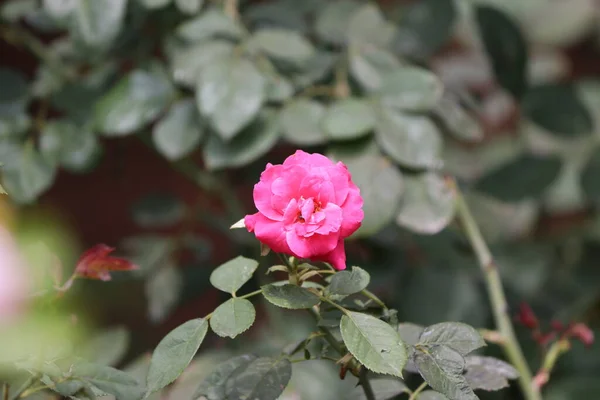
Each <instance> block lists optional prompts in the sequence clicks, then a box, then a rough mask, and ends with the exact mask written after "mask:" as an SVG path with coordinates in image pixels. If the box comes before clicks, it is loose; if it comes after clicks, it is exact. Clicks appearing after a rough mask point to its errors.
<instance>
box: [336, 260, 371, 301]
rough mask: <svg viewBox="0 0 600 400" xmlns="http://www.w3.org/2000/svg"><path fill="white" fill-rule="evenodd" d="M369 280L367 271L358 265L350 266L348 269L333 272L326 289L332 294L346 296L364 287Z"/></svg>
mask: <svg viewBox="0 0 600 400" xmlns="http://www.w3.org/2000/svg"><path fill="white" fill-rule="evenodd" d="M370 280H371V277H370V276H369V273H368V272H367V271H365V270H364V269H362V268H360V267H352V270H350V271H340V272H338V273H337V274H335V275H334V276H333V277H332V278H331V281H330V282H329V286H328V287H327V291H328V292H329V293H331V294H334V295H336V294H337V295H342V296H348V295H351V294H354V293H358V292H360V291H361V290H363V289H366V288H367V286H368V285H369V281H370Z"/></svg>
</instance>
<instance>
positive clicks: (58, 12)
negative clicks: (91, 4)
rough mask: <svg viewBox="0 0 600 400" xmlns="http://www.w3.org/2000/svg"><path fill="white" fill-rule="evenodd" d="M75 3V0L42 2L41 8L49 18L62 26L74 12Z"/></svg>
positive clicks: (48, 0)
mask: <svg viewBox="0 0 600 400" xmlns="http://www.w3.org/2000/svg"><path fill="white" fill-rule="evenodd" d="M77 3H78V1H77V0H43V1H42V7H43V8H44V11H46V13H48V16H50V18H52V19H53V20H55V21H56V22H57V23H59V24H61V25H62V23H64V22H66V21H67V18H68V17H70V16H71V14H72V13H73V12H74V11H75V9H76V8H77Z"/></svg>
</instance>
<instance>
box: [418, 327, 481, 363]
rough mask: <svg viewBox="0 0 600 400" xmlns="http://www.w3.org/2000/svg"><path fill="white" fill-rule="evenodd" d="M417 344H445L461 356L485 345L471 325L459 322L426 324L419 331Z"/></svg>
mask: <svg viewBox="0 0 600 400" xmlns="http://www.w3.org/2000/svg"><path fill="white" fill-rule="evenodd" d="M419 344H423V345H428V346H432V345H445V346H448V347H450V348H451V349H452V350H454V351H457V352H458V353H460V354H461V355H463V356H465V355H467V354H469V353H470V352H472V351H473V350H476V349H478V348H480V347H482V346H485V342H484V340H483V338H482V337H481V335H480V334H479V332H477V330H476V329H475V328H473V327H472V326H469V325H467V324H463V323H461V322H442V323H439V324H435V325H431V326H428V327H427V328H425V329H424V330H423V333H421V336H420V338H419Z"/></svg>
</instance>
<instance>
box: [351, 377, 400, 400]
mask: <svg viewBox="0 0 600 400" xmlns="http://www.w3.org/2000/svg"><path fill="white" fill-rule="evenodd" d="M369 383H370V384H371V389H373V394H374V395H375V400H389V399H393V398H395V397H396V396H398V395H400V394H402V393H410V389H409V388H408V387H407V386H406V384H405V383H404V382H402V381H401V380H399V379H394V378H376V379H369ZM346 399H347V400H368V399H367V397H366V395H365V391H364V390H363V388H362V386H356V387H355V388H354V390H352V392H350V394H349V395H348V397H347V398H346Z"/></svg>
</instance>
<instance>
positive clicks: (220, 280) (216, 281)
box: [210, 256, 258, 293]
mask: <svg viewBox="0 0 600 400" xmlns="http://www.w3.org/2000/svg"><path fill="white" fill-rule="evenodd" d="M256 268H258V261H256V260H252V259H250V258H246V257H242V256H238V257H236V258H234V259H232V260H229V261H227V262H226V263H225V264H221V265H220V266H218V267H217V268H216V269H215V270H214V271H213V272H212V274H211V275H210V283H211V284H212V285H213V286H214V287H216V288H217V289H219V290H222V291H224V292H227V293H235V292H237V291H238V290H239V289H240V288H241V287H242V286H243V285H244V283H246V282H248V281H249V280H250V279H251V278H252V275H254V271H256Z"/></svg>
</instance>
